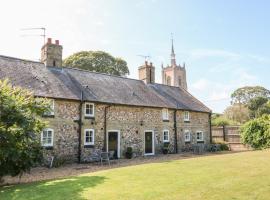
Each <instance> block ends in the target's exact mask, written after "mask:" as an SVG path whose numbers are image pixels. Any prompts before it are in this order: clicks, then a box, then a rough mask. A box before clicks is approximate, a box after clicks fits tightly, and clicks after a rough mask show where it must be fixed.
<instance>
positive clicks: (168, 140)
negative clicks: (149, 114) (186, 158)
mask: <svg viewBox="0 0 270 200" xmlns="http://www.w3.org/2000/svg"><path fill="white" fill-rule="evenodd" d="M165 132H167V133H168V139H167V140H165V139H164V136H165V134H164V133H165ZM163 142H170V131H169V130H167V129H164V130H163Z"/></svg>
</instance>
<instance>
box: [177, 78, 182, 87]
mask: <svg viewBox="0 0 270 200" xmlns="http://www.w3.org/2000/svg"><path fill="white" fill-rule="evenodd" d="M181 85H182V84H181V77H180V76H179V77H178V86H181Z"/></svg>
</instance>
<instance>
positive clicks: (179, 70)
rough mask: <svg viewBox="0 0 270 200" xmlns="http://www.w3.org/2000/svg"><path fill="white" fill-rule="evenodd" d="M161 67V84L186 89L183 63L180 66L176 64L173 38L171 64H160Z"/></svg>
mask: <svg viewBox="0 0 270 200" xmlns="http://www.w3.org/2000/svg"><path fill="white" fill-rule="evenodd" d="M161 67H162V84H165V85H171V86H176V87H181V88H184V89H185V90H187V79H186V67H185V63H183V65H182V66H181V65H177V64H176V58H175V53H174V45H173V39H172V49H171V65H168V66H167V67H164V66H163V64H162V65H161Z"/></svg>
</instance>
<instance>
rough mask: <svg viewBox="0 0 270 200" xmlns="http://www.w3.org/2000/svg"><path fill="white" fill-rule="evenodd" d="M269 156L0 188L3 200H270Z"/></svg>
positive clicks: (220, 158)
mask: <svg viewBox="0 0 270 200" xmlns="http://www.w3.org/2000/svg"><path fill="white" fill-rule="evenodd" d="M269 166H270V151H269V150H265V151H253V152H244V153H235V154H225V155H217V156H207V157H198V158H191V159H186V160H176V161H170V162H163V163H152V164H144V165H138V166H131V167H124V168H117V169H111V170H105V171H99V172H95V173H89V174H83V175H80V176H76V177H69V178H65V179H58V180H53V181H42V182H36V183H31V184H22V185H16V186H8V187H2V188H0V199H1V200H2V199H3V200H4V199H7V200H12V199H19V200H31V199H54V200H60V199H63V200H69V199H72V200H84V199H95V200H96V199H97V200H101V199H104V200H105V199H106V200H108V199H109V200H114V199H115V200H116V199H117V200H122V199H134V200H135V199H136V200H144V199H146V200H148V199H149V200H152V199H155V200H160V199H166V200H167V199H168V200H174V199H177V200H178V199H181V200H182V199H184V200H191V199H192V200H193V199H196V200H199V199H207V200H212V199H213V200H219V199H225V200H227V199H245V200H248V199H260V200H261V199H269V197H270V169H269Z"/></svg>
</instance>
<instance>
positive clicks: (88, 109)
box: [84, 103, 95, 117]
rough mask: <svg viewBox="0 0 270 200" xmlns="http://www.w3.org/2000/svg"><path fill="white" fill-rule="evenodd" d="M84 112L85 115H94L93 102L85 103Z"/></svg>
mask: <svg viewBox="0 0 270 200" xmlns="http://www.w3.org/2000/svg"><path fill="white" fill-rule="evenodd" d="M84 113H85V116H86V117H94V114H95V107H94V104H93V103H86V104H85V111H84Z"/></svg>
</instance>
